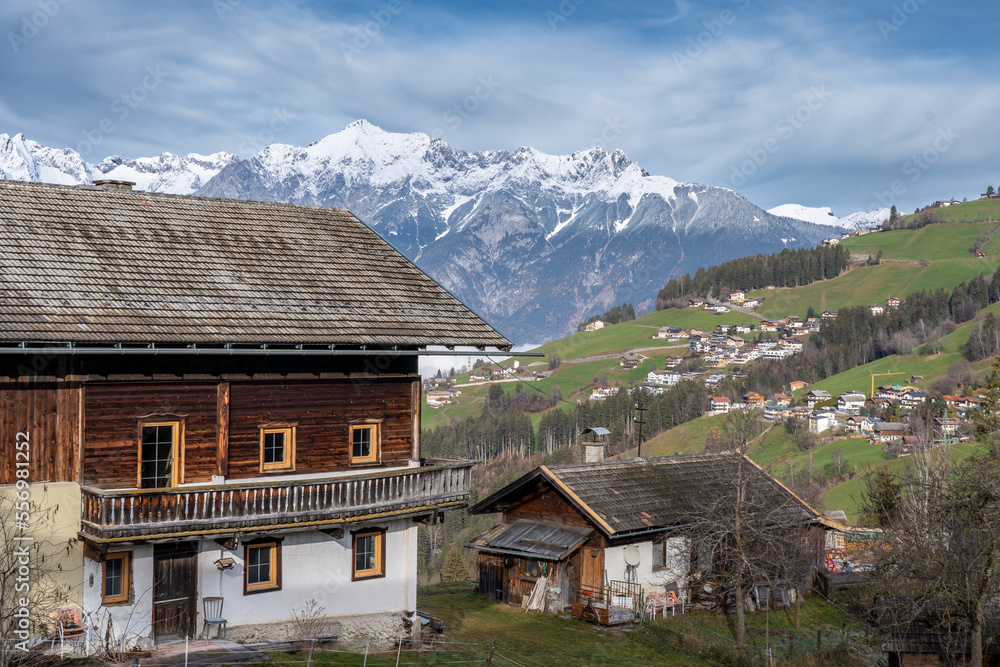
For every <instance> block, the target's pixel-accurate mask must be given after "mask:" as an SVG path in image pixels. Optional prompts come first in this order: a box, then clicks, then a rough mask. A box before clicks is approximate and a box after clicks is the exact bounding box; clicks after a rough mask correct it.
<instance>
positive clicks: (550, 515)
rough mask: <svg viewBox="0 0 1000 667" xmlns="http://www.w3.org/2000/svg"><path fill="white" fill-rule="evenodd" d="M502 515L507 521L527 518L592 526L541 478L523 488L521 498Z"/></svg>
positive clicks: (511, 521) (569, 524)
mask: <svg viewBox="0 0 1000 667" xmlns="http://www.w3.org/2000/svg"><path fill="white" fill-rule="evenodd" d="M504 517H505V519H506V522H507V523H513V522H514V521H517V520H518V519H528V520H531V521H549V522H555V523H563V524H566V525H568V526H588V527H591V528H593V527H594V526H593V524H591V523H590V521H588V520H587V519H585V518H584V517H583V515H582V514H580V512H579V511H578V510H577V509H576V508H575V507H573V506H572V505H570V504H569V502H567V501H566V500H564V499H563V497H562V496H561V495H560V494H559V492H558V491H556V490H554V489H553V488H552V487H551V486H550V485H549V484H548V483H547V482H545V481H543V480H537V481H536V482H535V484H534V486H533V487H531V488H530V489H525V490H524V491H523V492H522V494H521V498H520V499H518V500H516V501H513V502H512V503H511V505H510V507H508V508H507V510H506V511H505V512H504Z"/></svg>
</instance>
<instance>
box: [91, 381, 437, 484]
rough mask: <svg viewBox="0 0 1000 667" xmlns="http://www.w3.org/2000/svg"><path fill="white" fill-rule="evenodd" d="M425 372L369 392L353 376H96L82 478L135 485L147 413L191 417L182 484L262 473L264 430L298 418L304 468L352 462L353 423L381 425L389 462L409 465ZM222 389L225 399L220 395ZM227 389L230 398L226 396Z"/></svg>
mask: <svg viewBox="0 0 1000 667" xmlns="http://www.w3.org/2000/svg"><path fill="white" fill-rule="evenodd" d="M415 383H417V380H415V379H411V378H407V377H400V378H371V379H369V380H368V381H367V383H366V385H365V387H364V392H363V393H360V394H359V393H358V392H356V390H355V385H352V384H351V382H350V381H346V380H340V381H337V380H326V381H306V380H302V381H299V382H287V381H285V382H266V381H248V382H222V383H219V382H207V383H185V382H181V383H175V384H150V383H135V384H132V383H129V384H113V385H110V384H95V385H90V386H87V387H86V389H85V398H84V414H85V426H84V457H83V458H84V468H83V483H84V484H86V485H88V486H99V487H101V488H122V487H132V486H135V484H136V476H137V470H138V465H139V460H138V451H139V447H138V442H139V422H140V420H142V419H149V418H163V419H176V420H179V421H181V422H182V423H183V430H184V443H183V447H184V449H183V479H182V482H183V483H191V482H210V481H211V480H212V476H213V475H223V476H225V477H227V479H246V478H250V477H261V476H262V475H263V474H264V473H262V472H261V470H260V463H259V462H260V429H261V427H262V426H264V425H267V424H274V423H281V424H295V426H296V436H295V469H294V472H295V473H296V474H300V473H305V474H309V473H314V474H320V473H328V472H332V471H336V470H347V469H350V468H351V467H352V466H351V465H350V462H349V457H348V454H349V425H350V423H351V422H352V421H358V420H366V419H373V420H379V421H380V424H381V436H382V439H381V462H380V463H375V464H367V465H365V466H364V467H366V468H379V467H392V466H399V465H405V464H406V463H407V461H409V460H410V456H411V449H412V448H411V439H412V435H413V416H412V415H413V414H414V412H415V407H416V406H414V404H413V397H414V385H415ZM220 397H221V398H220ZM226 397H228V404H227V401H226V400H225V399H226Z"/></svg>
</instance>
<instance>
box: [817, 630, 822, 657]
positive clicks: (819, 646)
mask: <svg viewBox="0 0 1000 667" xmlns="http://www.w3.org/2000/svg"><path fill="white" fill-rule="evenodd" d="M822 650H823V629H822V628H816V652H817V653H819V652H820V651H822Z"/></svg>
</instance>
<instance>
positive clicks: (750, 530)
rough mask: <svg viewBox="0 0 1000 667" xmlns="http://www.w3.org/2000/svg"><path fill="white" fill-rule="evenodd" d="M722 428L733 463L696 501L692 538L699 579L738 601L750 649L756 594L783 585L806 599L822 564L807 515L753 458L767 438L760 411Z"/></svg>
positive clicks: (738, 415)
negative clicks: (809, 575)
mask: <svg viewBox="0 0 1000 667" xmlns="http://www.w3.org/2000/svg"><path fill="white" fill-rule="evenodd" d="M719 429H720V432H721V435H722V439H723V441H724V442H725V443H727V444H728V445H729V451H728V456H724V457H723V458H722V459H720V465H719V467H718V470H717V473H716V475H717V478H718V479H717V481H716V483H714V484H713V485H712V488H711V490H710V491H706V492H703V493H701V494H698V495H697V496H696V497H695V498H694V499H693V500H692V502H691V507H690V516H689V517H688V521H687V522H686V523H687V526H686V529H685V532H686V535H687V536H688V538H689V540H690V542H691V545H692V553H693V554H694V557H693V558H692V567H693V569H694V570H695V572H694V578H695V580H696V581H699V583H700V581H704V582H706V583H708V584H709V585H710V586H711V587H712V588H713V589H714V590H715V591H717V592H718V593H719V595H720V596H721V600H722V601H723V604H724V603H725V599H726V597H727V596H728V595H730V594H731V595H732V602H733V604H734V605H735V611H736V641H738V642H740V643H743V642H744V640H745V637H746V616H745V612H746V608H747V606H749V605H748V600H750V599H752V593H753V587H754V586H755V585H763V586H765V587H767V588H768V590H769V591H773V590H775V586H776V584H778V583H783V584H786V585H788V586H789V587H791V588H793V589H795V590H796V592H798V591H799V590H800V585H801V581H802V579H803V577H804V575H803V571H804V570H807V569H809V563H810V562H815V558H810V556H809V549H808V543H807V542H808V539H807V532H808V528H807V527H806V523H807V520H808V518H809V513H808V511H807V510H806V508H805V507H804V506H803V504H802V503H801V501H799V500H798V499H797V498H795V497H794V496H792V495H791V494H790V493H788V492H787V490H785V489H783V488H782V487H780V485H778V484H777V483H776V482H775V480H774V479H773V478H772V477H770V475H768V474H766V473H765V472H764V471H763V470H762V469H761V468H760V467H758V466H757V465H756V464H754V463H753V462H752V461H751V460H750V459H749V458H748V457H747V456H746V454H747V453H748V450H749V448H750V447H751V446H752V443H753V442H754V441H755V440H756V438H757V437H758V436H759V435H760V433H761V421H760V412H759V411H758V410H745V411H739V410H737V411H732V412H730V413H729V414H728V415H727V416H726V417H725V418H724V420H723V423H722V424H721V425H720V427H719ZM810 571H811V570H810Z"/></svg>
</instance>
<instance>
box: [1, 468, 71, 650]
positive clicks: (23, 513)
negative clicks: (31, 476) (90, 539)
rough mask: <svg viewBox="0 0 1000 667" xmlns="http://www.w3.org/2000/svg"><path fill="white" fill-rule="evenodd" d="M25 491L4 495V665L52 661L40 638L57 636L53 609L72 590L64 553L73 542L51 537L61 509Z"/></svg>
mask: <svg viewBox="0 0 1000 667" xmlns="http://www.w3.org/2000/svg"><path fill="white" fill-rule="evenodd" d="M27 489H28V487H27V485H23V487H17V486H10V487H7V488H5V489H3V492H2V493H0V541H2V545H0V667H8V666H12V665H18V666H19V667H30V666H32V665H38V664H44V663H47V662H49V661H50V659H49V658H48V657H47V656H45V655H44V654H43V653H42V651H41V650H40V649H41V648H43V647H44V648H47V647H48V645H47V644H46V645H44V646H43V645H42V643H41V640H43V639H45V638H50V637H52V636H53V635H54V633H55V627H54V612H55V611H56V609H58V608H59V607H60V606H62V605H64V604H65V603H66V600H67V599H68V597H69V594H70V593H71V590H70V588H69V586H68V585H67V584H63V583H60V573H61V567H60V555H62V556H65V555H66V554H67V553H68V552H69V550H71V549H72V545H71V544H65V543H58V542H57V541H56V539H55V538H54V537H53V535H54V526H55V525H56V513H57V512H58V509H57V507H55V506H49V507H45V506H41V505H40V504H38V503H36V502H34V501H32V500H31V499H30V496H29V491H28V490H27Z"/></svg>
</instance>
